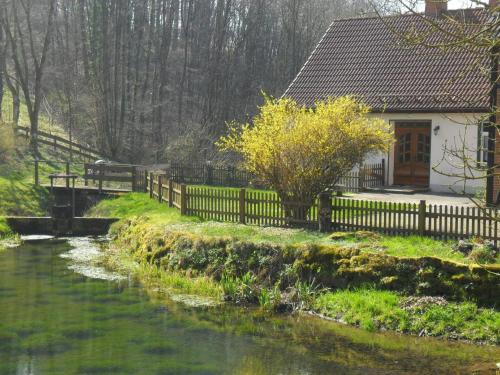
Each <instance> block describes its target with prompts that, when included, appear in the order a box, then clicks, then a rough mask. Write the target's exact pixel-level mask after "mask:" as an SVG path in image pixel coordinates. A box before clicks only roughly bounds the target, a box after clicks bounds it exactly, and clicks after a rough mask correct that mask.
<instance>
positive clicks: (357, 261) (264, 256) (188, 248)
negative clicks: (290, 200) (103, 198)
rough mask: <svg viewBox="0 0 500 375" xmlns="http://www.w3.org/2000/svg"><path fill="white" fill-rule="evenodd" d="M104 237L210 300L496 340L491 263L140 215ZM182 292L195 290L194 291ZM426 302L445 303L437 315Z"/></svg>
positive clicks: (495, 279)
mask: <svg viewBox="0 0 500 375" xmlns="http://www.w3.org/2000/svg"><path fill="white" fill-rule="evenodd" d="M111 234H112V236H113V238H114V241H113V246H112V248H113V249H114V251H118V252H123V253H126V254H127V255H128V256H130V257H131V258H132V259H133V260H134V261H135V262H137V263H138V264H142V265H147V266H148V267H150V268H151V267H152V268H153V269H157V270H158V272H160V273H161V272H164V273H167V274H171V275H176V277H175V278H174V279H175V282H176V283H177V284H178V286H179V285H180V286H181V288H182V284H183V283H181V282H179V279H182V278H185V279H191V280H197V282H198V284H200V285H201V284H203V282H201V283H200V280H209V285H211V286H210V287H208V288H207V290H206V291H205V292H206V293H207V294H211V296H212V297H215V298H224V299H226V300H231V301H232V302H236V303H255V304H257V303H258V304H260V305H261V306H263V307H264V308H269V309H275V310H278V311H291V310H299V309H306V310H313V311H316V312H319V313H321V314H323V315H325V316H329V317H332V318H334V319H336V320H339V321H344V322H346V323H350V324H355V325H360V326H362V327H364V328H366V329H372V330H373V329H391V330H397V331H401V332H405V333H411V334H420V335H433V336H444V337H448V338H455V339H464V340H473V341H481V342H489V343H495V344H498V343H499V335H500V313H498V312H497V311H496V310H495V307H496V306H495V301H496V297H495V296H498V295H500V285H499V281H500V278H499V276H498V273H499V272H500V268H498V266H496V265H493V266H487V267H486V266H474V265H464V264H460V263H455V262H452V261H445V260H442V259H438V258H432V257H420V258H401V257H393V256H388V255H383V254H368V253H362V252H361V251H360V250H359V249H356V248H349V247H342V246H338V245H337V246H336V245H325V244H315V243H304V244H299V245H295V244H282V245H280V244H272V243H266V242H260V243H253V242H251V241H241V240H237V239H234V238H231V237H227V236H223V237H220V236H207V235H200V234H194V233H189V232H183V231H179V230H176V229H174V230H169V226H167V225H163V224H158V223H156V222H155V221H154V220H153V221H151V220H149V219H148V218H147V217H138V218H130V219H125V220H123V221H122V222H120V223H118V224H116V225H115V226H114V227H113V229H112V233H111ZM118 249H120V250H118ZM186 285H188V286H189V287H191V290H190V292H193V291H194V292H195V293H196V289H197V288H196V286H194V288H193V285H192V284H190V283H189V282H188V283H186ZM217 290H219V291H220V293H219V292H217ZM340 293H344V295H341V294H340ZM345 293H350V294H351V296H356V298H348V300H349V299H350V300H352V301H355V300H356V301H358V303H357V304H351V305H349V304H346V303H345V299H346V298H345ZM374 293H375V294H374ZM376 293H386V294H385V296H386V297H387V298H386V299H385V300H388V301H389V302H390V303H389V302H388V303H381V304H379V309H378V310H377V309H374V308H373V304H370V303H368V302H369V301H370V300H372V301H373V300H374V299H375V300H379V299H380V300H381V301H384V299H383V298H382V299H381V295H376ZM410 296H414V297H415V296H416V297H417V299H416V300H411V299H409V298H408V297H410ZM425 296H439V297H444V298H445V299H444V298H443V299H442V300H439V301H442V303H440V304H438V305H439V309H437V310H436V309H435V304H433V303H429V302H428V301H432V300H428V299H426V298H427V297H425ZM426 301H427V302H426ZM365 309H366V311H364V310H365ZM422 316H425V317H426V318H424V319H421V318H422ZM450 319H451V321H453V324H449V323H448V322H450Z"/></svg>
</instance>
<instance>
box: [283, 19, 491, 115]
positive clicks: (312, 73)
mask: <svg viewBox="0 0 500 375" xmlns="http://www.w3.org/2000/svg"><path fill="white" fill-rule="evenodd" d="M448 14H453V16H455V17H461V18H462V19H466V20H467V23H468V24H470V25H472V26H471V28H473V27H478V26H477V25H478V24H480V20H481V19H483V18H484V16H485V12H484V11H483V10H481V9H469V10H461V11H451V12H449V13H448ZM441 22H445V21H444V19H443V20H442V21H441ZM473 25H476V26H473ZM453 27H454V26H453ZM414 29H415V30H422V31H419V32H418V35H424V33H428V34H426V35H428V38H427V43H428V44H436V43H438V42H439V41H442V40H443V38H445V37H444V34H443V33H438V32H432V33H429V24H428V23H426V22H425V21H424V20H423V16H422V15H418V14H411V15H401V16H389V17H385V18H383V19H381V18H379V17H375V18H355V19H346V20H338V21H335V22H333V23H332V25H331V26H330V28H329V30H328V31H327V32H326V34H325V35H324V37H323V39H322V40H321V41H320V43H319V44H318V46H317V47H316V49H315V50H314V52H313V53H312V55H311V56H310V58H309V60H308V61H307V63H306V64H305V65H304V67H303V68H302V70H301V72H300V73H299V74H298V76H297V77H296V78H295V80H294V81H293V82H292V84H291V85H290V87H289V88H288V89H287V91H286V92H285V94H284V96H285V97H291V98H293V99H295V100H296V101H297V102H299V103H301V104H304V105H307V106H312V105H313V104H314V102H315V101H317V100H318V99H324V98H326V97H337V96H342V95H355V96H358V97H360V98H361V99H363V100H364V101H365V102H366V103H368V104H369V105H370V106H371V107H372V108H373V110H374V111H387V112H405V111H408V112H417V111H419V112H425V111H440V112H453V111H472V112H474V111H487V110H488V107H489V91H490V83H489V78H488V77H489V74H488V72H487V70H488V69H489V61H490V60H489V57H488V53H487V50H486V49H485V48H470V47H469V48H465V47H452V48H446V49H444V50H443V49H438V48H429V47H428V46H425V45H422V44H418V45H416V44H411V45H410V44H408V43H406V42H404V38H403V37H402V35H408V33H409V32H410V31H411V30H414ZM485 69H486V71H485Z"/></svg>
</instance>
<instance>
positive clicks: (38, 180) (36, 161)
mask: <svg viewBox="0 0 500 375" xmlns="http://www.w3.org/2000/svg"><path fill="white" fill-rule="evenodd" d="M38 163H39V162H38V159H35V185H36V186H39V185H40V175H39V173H38V167H39V165H38Z"/></svg>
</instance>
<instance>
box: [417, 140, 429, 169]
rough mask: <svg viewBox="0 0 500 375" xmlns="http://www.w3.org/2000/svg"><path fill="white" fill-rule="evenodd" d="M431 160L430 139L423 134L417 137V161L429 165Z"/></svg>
mask: <svg viewBox="0 0 500 375" xmlns="http://www.w3.org/2000/svg"><path fill="white" fill-rule="evenodd" d="M430 160H431V137H430V136H429V135H425V134H419V135H418V144H417V161H420V162H422V163H429V162H430Z"/></svg>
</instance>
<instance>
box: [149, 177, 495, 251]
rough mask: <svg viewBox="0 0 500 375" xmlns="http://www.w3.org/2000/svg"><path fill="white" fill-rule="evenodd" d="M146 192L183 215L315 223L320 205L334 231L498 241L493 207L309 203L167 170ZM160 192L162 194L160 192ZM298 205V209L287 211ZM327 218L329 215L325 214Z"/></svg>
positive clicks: (237, 220)
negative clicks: (181, 177)
mask: <svg viewBox="0 0 500 375" xmlns="http://www.w3.org/2000/svg"><path fill="white" fill-rule="evenodd" d="M148 186H149V189H148V190H149V191H150V195H151V197H152V198H153V197H154V198H156V199H159V201H160V202H165V203H167V204H169V205H170V206H171V207H177V208H178V209H179V210H181V213H182V214H183V215H194V216H198V217H201V218H203V219H207V220H215V221H225V222H235V223H242V224H253V225H260V226H272V227H303V228H311V229H312V228H316V229H317V228H318V225H319V222H320V220H322V210H323V209H325V208H326V209H327V210H329V212H331V220H330V224H331V226H330V228H331V230H337V231H358V230H369V231H374V232H381V233H384V234H388V235H402V236H408V235H413V234H415V235H422V236H428V237H432V238H436V239H442V240H452V239H453V240H458V239H467V238H471V237H480V238H483V239H485V240H490V241H493V242H494V243H495V245H497V244H498V242H499V240H500V231H499V229H500V228H499V225H498V210H497V209H494V208H487V209H482V208H478V207H458V206H451V205H428V204H426V201H421V202H420V203H418V204H417V203H392V202H380V201H365V200H355V199H348V198H338V197H331V198H329V203H328V205H329V207H324V206H321V204H320V203H319V201H318V200H316V201H315V202H313V203H312V204H311V205H309V204H302V203H290V202H282V201H281V200H280V199H279V197H278V196H277V194H276V193H274V192H256V191H248V190H246V189H217V188H211V187H200V186H187V185H184V184H179V183H176V182H173V181H172V180H169V179H168V178H167V175H155V174H153V173H151V174H149V176H148ZM160 192H161V193H160ZM294 210H298V211H299V212H300V213H301V214H299V215H297V211H295V214H292V212H294ZM327 217H328V216H327Z"/></svg>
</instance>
